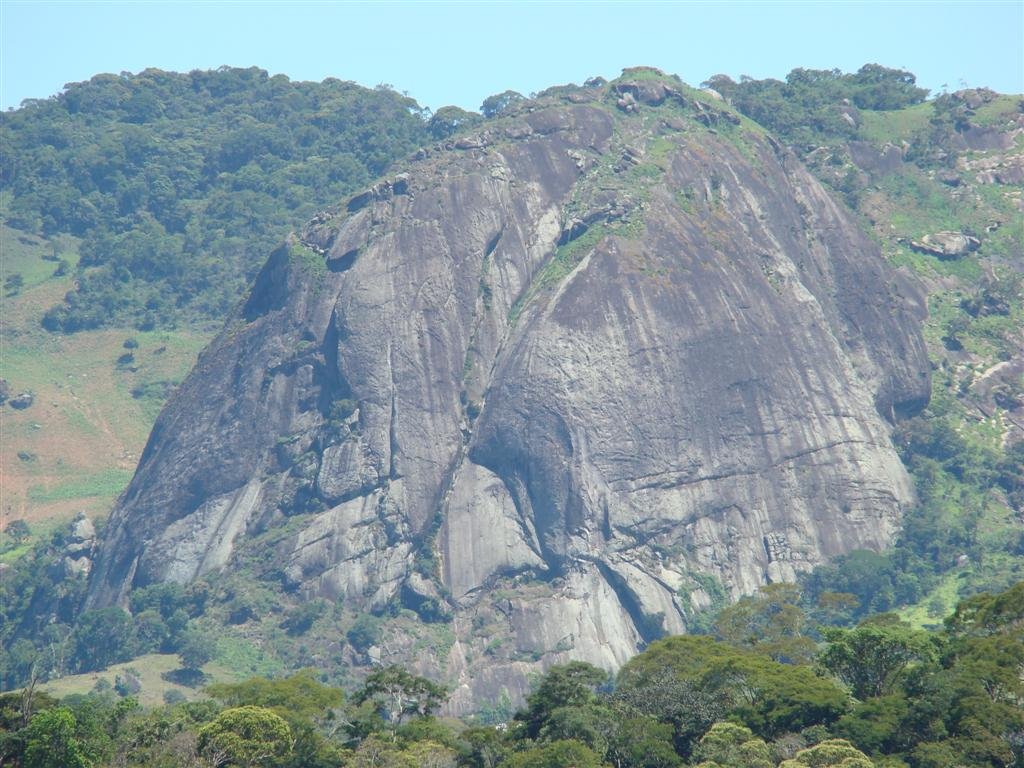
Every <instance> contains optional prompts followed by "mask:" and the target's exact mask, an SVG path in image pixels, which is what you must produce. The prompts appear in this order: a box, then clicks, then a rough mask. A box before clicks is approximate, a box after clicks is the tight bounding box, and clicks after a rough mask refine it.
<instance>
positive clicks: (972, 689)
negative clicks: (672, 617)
mask: <svg viewBox="0 0 1024 768" xmlns="http://www.w3.org/2000/svg"><path fill="white" fill-rule="evenodd" d="M788 591H790V590H788V589H786V588H783V589H779V588H775V589H772V588H767V589H766V590H764V591H763V593H762V595H760V596H759V597H758V598H755V601H756V603H757V605H756V607H755V608H754V609H753V610H750V607H749V606H748V607H747V608H746V609H743V610H740V611H736V610H735V609H734V608H729V609H726V610H725V611H723V612H722V614H720V615H719V617H718V620H717V623H716V631H715V633H716V636H717V637H714V638H713V637H706V636H705V637H697V636H678V637H669V638H665V639H663V640H659V641H656V642H655V643H653V644H652V645H651V646H650V647H649V648H648V649H647V650H646V651H644V652H643V653H641V654H640V655H639V656H636V657H635V658H633V659H632V660H631V661H630V662H629V663H628V664H627V665H626V666H625V667H623V669H622V670H621V671H620V672H619V673H618V675H616V676H615V677H610V676H609V675H608V673H606V672H605V671H603V670H600V669H597V668H595V667H593V666H591V665H589V664H585V663H582V662H571V663H569V664H565V665H560V666H556V667H553V668H551V669H550V670H548V671H547V672H546V673H545V674H544V676H543V677H542V678H541V679H540V680H539V681H538V682H537V684H536V686H535V687H534V690H533V692H532V693H531V694H530V696H529V697H528V698H527V701H526V703H525V706H524V707H523V708H522V709H520V710H519V711H517V712H516V713H515V715H514V716H513V717H512V718H511V720H510V721H508V722H507V723H505V722H502V723H494V722H493V718H489V717H488V716H487V713H482V715H481V717H478V718H476V719H475V720H473V721H470V722H459V721H455V720H451V719H443V718H438V717H437V716H436V713H437V711H438V710H439V709H440V707H441V706H442V705H443V703H444V701H445V698H446V691H445V690H444V688H442V687H441V686H439V685H437V684H435V683H432V682H430V681H429V680H425V679H424V678H421V677H418V676H416V675H414V674H412V673H410V672H409V671H407V670H405V669H402V668H400V667H395V666H392V667H381V668H378V669H376V670H374V671H373V672H372V673H370V675H369V676H368V677H367V678H366V679H365V681H364V682H363V683H362V685H361V686H360V687H359V688H358V689H356V690H355V691H354V692H353V693H352V695H351V696H348V697H346V695H345V692H344V691H342V690H341V689H340V688H336V687H332V686H330V685H325V684H324V683H323V682H322V680H321V679H320V678H319V676H318V673H316V672H314V671H304V672H299V673H297V674H294V675H291V676H288V677H283V678H280V679H276V680H268V679H263V678H252V679H249V680H246V681H244V682H239V683H219V684H215V685H210V686H208V687H207V688H206V689H205V693H206V697H205V698H203V699H201V700H197V701H192V702H182V701H176V700H175V698H176V697H174V696H167V697H166V698H167V701H166V703H165V705H164V706H159V707H156V708H152V709H148V710H146V709H143V708H140V706H139V704H138V702H137V700H136V699H135V698H134V697H133V693H135V692H137V690H138V680H137V677H136V676H135V675H133V674H132V673H131V672H128V673H126V674H125V675H124V677H123V678H122V677H120V676H119V677H118V681H117V684H116V686H115V689H114V690H110V689H109V688H106V687H102V686H97V687H96V688H95V689H94V690H93V691H91V692H90V693H88V694H85V695H76V696H69V697H66V698H65V699H63V700H61V701H58V700H55V699H54V698H53V697H51V696H49V695H47V694H44V693H38V692H35V691H34V690H33V689H32V688H31V687H29V688H27V689H25V690H24V691H21V692H15V693H9V694H6V695H4V696H2V697H0V756H2V759H3V762H4V764H5V765H13V766H23V767H24V768H86V767H87V766H96V767H99V766H140V767H141V766H146V767H148V768H159V767H160V766H167V767H168V768H170V767H171V766H175V767H186V766H196V767H199V766H222V765H231V766H264V767H270V766H276V767H279V768H286V767H288V768H321V767H322V768H330V767H334V766H358V767H359V768H364V767H365V768H369V767H370V766H376V767H380V768H384V767H387V768H422V767H423V766H432V767H434V768H443V767H445V766H451V767H452V768H454V766H465V767H466V768H498V767H499V766H504V767H506V768H602V767H611V766H614V768H673V767H676V766H680V767H681V766H698V767H699V768H775V766H779V768H811V767H812V766H813V767H814V768H833V767H834V768H840V767H841V768H858V766H863V767H864V768H871V767H872V766H889V767H890V768H896V767H897V766H912V767H913V768H949V767H950V766H1003V767H1004V768H1010V767H1011V766H1020V765H1021V764H1022V761H1024V681H1022V679H1021V675H1020V670H1021V668H1022V666H1024V583H1022V584H1019V585H1017V586H1016V587H1014V588H1012V589H1010V590H1008V591H1006V592H1003V593H1001V594H997V595H990V594H980V595H976V596H975V597H972V598H970V599H968V600H965V601H963V602H961V603H960V605H959V606H958V607H957V609H956V611H955V612H954V613H953V614H952V615H951V616H950V617H949V618H947V619H946V621H945V623H944V625H943V627H942V628H941V629H939V630H935V631H927V630H915V629H912V628H911V627H910V626H909V625H907V624H905V623H904V622H901V621H900V620H899V619H898V617H896V616H894V615H893V614H876V615H873V616H871V617H869V618H867V619H865V620H864V621H862V622H860V623H859V624H857V625H856V626H854V627H850V628H846V629H840V628H823V629H820V632H819V630H812V631H811V633H809V634H804V632H805V626H804V622H803V617H802V615H801V612H800V610H799V609H798V608H796V607H795V606H794V604H793V603H792V602H789V601H788V599H787V597H792V595H788V596H787V594H786V593H787V592H788ZM846 599H848V596H847V598H846ZM825 602H828V601H827V600H826V601H823V604H824V603H825ZM831 602H832V603H834V604H838V603H842V602H843V598H842V597H841V596H833V598H832V599H831ZM813 637H817V642H816V641H815V640H814V639H812V638H813ZM181 653H182V659H183V660H184V659H186V658H187V653H188V652H187V651H185V650H183V651H182V652H181ZM108 685H109V684H108Z"/></svg>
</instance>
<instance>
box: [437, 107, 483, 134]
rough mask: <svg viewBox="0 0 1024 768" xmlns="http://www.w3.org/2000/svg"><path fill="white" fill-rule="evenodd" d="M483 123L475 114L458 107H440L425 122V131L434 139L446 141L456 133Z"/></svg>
mask: <svg viewBox="0 0 1024 768" xmlns="http://www.w3.org/2000/svg"><path fill="white" fill-rule="evenodd" d="M481 122H483V118H482V117H480V115H478V114H477V113H476V112H467V111H466V110H464V109H460V108H459V107H441V108H440V109H439V110H437V112H435V113H434V114H433V116H432V117H431V118H430V120H429V121H428V122H427V130H428V131H430V135H431V136H433V137H434V138H435V139H447V138H448V137H449V136H451V135H452V134H453V133H455V132H456V131H461V130H464V129H466V128H471V127H473V126H474V125H479V124H480V123H481Z"/></svg>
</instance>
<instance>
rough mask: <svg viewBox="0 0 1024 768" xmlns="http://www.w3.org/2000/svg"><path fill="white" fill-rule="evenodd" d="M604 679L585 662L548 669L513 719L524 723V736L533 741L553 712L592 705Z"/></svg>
mask: <svg viewBox="0 0 1024 768" xmlns="http://www.w3.org/2000/svg"><path fill="white" fill-rule="evenodd" d="M606 679H607V673H605V672H604V671H602V670H600V669H598V668H597V667H595V666H593V665H591V664H587V663H586V662H584V661H571V662H569V663H568V664H564V665H560V666H554V667H551V669H549V670H548V671H547V673H546V674H545V675H544V677H543V678H542V679H541V681H540V685H539V686H537V689H536V690H535V691H533V693H531V694H530V695H529V696H527V697H526V709H525V710H524V711H522V712H517V713H516V716H515V719H516V720H518V721H520V722H523V723H525V724H526V732H527V734H528V735H529V737H530V738H531V739H535V738H537V736H538V735H539V734H540V732H541V729H542V728H543V727H544V725H545V724H546V723H547V721H548V719H549V718H550V717H551V713H552V712H553V711H554V710H556V709H562V708H566V707H583V706H586V705H588V704H591V703H593V702H594V700H595V689H596V688H597V686H598V685H600V684H601V683H603V682H604V681H605V680H606Z"/></svg>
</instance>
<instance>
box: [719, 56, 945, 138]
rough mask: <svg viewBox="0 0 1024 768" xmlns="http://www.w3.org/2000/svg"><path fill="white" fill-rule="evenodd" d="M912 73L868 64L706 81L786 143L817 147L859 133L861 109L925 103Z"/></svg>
mask: <svg viewBox="0 0 1024 768" xmlns="http://www.w3.org/2000/svg"><path fill="white" fill-rule="evenodd" d="M915 82H916V78H915V77H914V75H912V74H911V73H909V72H905V71H903V70H898V69H889V68H887V67H882V66H879V65H878V64H865V65H864V66H863V67H861V68H860V69H859V70H858V71H857V72H855V73H853V74H845V73H843V72H841V71H839V70H838V69H794V70H793V71H792V72H790V73H789V74H788V75H786V80H785V82H782V81H780V80H771V79H769V80H754V79H752V78H749V77H743V78H740V82H738V83H736V82H734V81H733V80H732V78H730V77H728V76H727V75H715V76H714V77H712V78H710V79H709V80H708V81H707V82H706V83H705V85H707V86H708V87H710V88H714V89H715V90H716V91H718V92H719V93H721V94H722V96H724V97H725V98H727V99H729V100H730V101H731V102H732V103H733V105H734V106H735V107H736V108H737V109H739V110H740V112H742V113H743V114H745V115H747V116H748V117H750V118H751V119H752V120H755V121H756V122H758V123H759V124H761V125H763V126H764V127H766V128H768V129H769V130H771V131H774V132H776V133H777V134H779V136H781V137H782V138H784V139H785V140H786V141H787V142H789V143H792V144H796V145H799V146H801V147H813V146H817V145H818V144H823V143H827V142H829V141H831V140H835V139H836V138H839V139H843V138H847V139H849V138H854V137H855V136H856V135H857V118H856V116H855V115H856V113H857V110H860V109H863V110H875V111H879V110H899V109H903V108H905V107H910V106H912V105H914V104H919V103H921V102H923V101H924V98H925V96H927V94H928V91H927V90H925V89H924V88H918V87H917V86H916V85H915Z"/></svg>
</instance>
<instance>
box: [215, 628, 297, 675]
mask: <svg viewBox="0 0 1024 768" xmlns="http://www.w3.org/2000/svg"><path fill="white" fill-rule="evenodd" d="M283 668H284V665H283V664H282V663H281V660H280V659H278V658H277V656H276V655H274V654H272V653H269V652H268V651H265V650H264V649H262V648H260V647H258V646H257V645H256V644H255V643H253V642H252V641H251V640H248V639H246V638H244V637H239V636H238V635H235V634H229V633H225V634H222V635H221V636H220V637H218V638H217V648H216V651H215V653H214V657H213V661H212V662H210V669H211V670H212V671H214V672H216V673H219V676H222V677H226V678H233V679H237V680H244V679H245V678H248V677H253V676H260V677H273V676H274V675H276V674H277V673H278V672H280V671H281V670H282V669H283Z"/></svg>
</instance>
